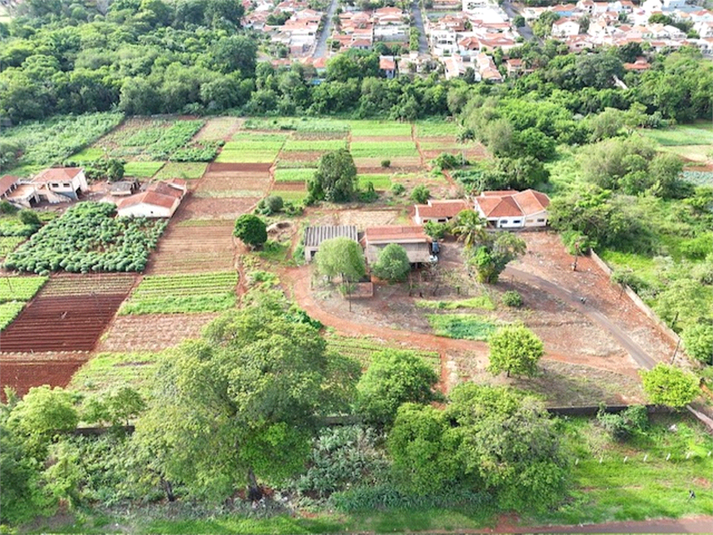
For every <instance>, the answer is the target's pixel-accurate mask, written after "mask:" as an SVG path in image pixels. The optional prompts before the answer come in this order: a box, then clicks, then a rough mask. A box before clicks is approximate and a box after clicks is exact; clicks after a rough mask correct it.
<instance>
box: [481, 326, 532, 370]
mask: <svg viewBox="0 0 713 535" xmlns="http://www.w3.org/2000/svg"><path fill="white" fill-rule="evenodd" d="M488 346H489V347H490V366H488V371H490V373H492V374H493V375H498V374H499V373H501V372H503V371H505V372H507V376H508V377H510V374H513V375H527V376H533V375H535V373H536V372H537V363H538V362H539V361H540V359H541V358H542V355H544V353H545V348H544V344H543V343H542V340H540V339H539V338H538V337H537V335H536V334H535V333H533V332H532V331H531V330H530V329H528V328H527V327H525V326H523V325H508V326H506V327H500V328H499V329H498V330H497V331H495V333H494V334H492V335H491V336H490V338H489V339H488Z"/></svg>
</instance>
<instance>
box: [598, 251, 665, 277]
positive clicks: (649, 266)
mask: <svg viewBox="0 0 713 535" xmlns="http://www.w3.org/2000/svg"><path fill="white" fill-rule="evenodd" d="M597 254H599V256H600V257H601V259H602V260H604V261H605V262H606V263H607V264H609V266H610V267H611V268H613V269H617V268H619V269H621V268H628V269H631V270H632V271H633V272H634V273H635V274H636V276H637V277H640V278H641V279H643V280H644V281H646V282H648V283H649V284H655V283H656V282H657V280H658V277H657V273H658V271H659V268H658V267H657V266H656V262H655V261H654V259H653V258H651V257H650V256H645V255H641V254H636V253H622V252H620V251H614V250H611V249H604V250H602V251H599V252H598V253H597Z"/></svg>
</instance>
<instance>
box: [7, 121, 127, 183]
mask: <svg viewBox="0 0 713 535" xmlns="http://www.w3.org/2000/svg"><path fill="white" fill-rule="evenodd" d="M123 117H124V116H123V114H121V113H90V114H86V115H79V116H76V117H75V116H67V117H55V118H53V119H49V120H46V121H42V122H35V123H26V124H23V125H21V126H16V127H12V128H3V129H2V131H1V132H0V141H7V142H10V143H16V144H19V145H20V146H21V147H23V151H22V156H21V157H20V159H19V161H18V162H17V164H18V166H19V167H18V168H15V169H12V170H10V171H8V174H13V175H20V176H27V175H29V174H32V173H34V172H36V171H38V170H40V169H41V168H42V167H47V166H49V165H53V164H58V163H61V162H63V161H64V160H66V159H67V158H69V157H70V156H71V155H72V154H74V153H75V152H77V151H81V150H82V149H83V148H84V147H86V146H87V145H89V144H90V143H92V142H94V141H95V140H96V139H98V138H100V137H101V136H103V135H104V134H106V133H107V132H109V131H110V130H111V129H113V128H115V127H116V126H117V125H118V124H119V123H120V122H121V120H122V119H123ZM101 155H103V151H102V152H101V154H100V156H101Z"/></svg>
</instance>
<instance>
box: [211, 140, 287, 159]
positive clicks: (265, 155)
mask: <svg viewBox="0 0 713 535" xmlns="http://www.w3.org/2000/svg"><path fill="white" fill-rule="evenodd" d="M226 146H227V144H226ZM277 154H278V151H277V150H252V149H247V150H244V149H239V150H230V149H228V150H226V149H225V148H223V150H222V151H221V152H220V154H218V157H217V158H216V159H215V161H216V162H218V163H270V162H273V161H274V160H275V158H277Z"/></svg>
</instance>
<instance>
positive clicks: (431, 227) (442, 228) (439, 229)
mask: <svg viewBox="0 0 713 535" xmlns="http://www.w3.org/2000/svg"><path fill="white" fill-rule="evenodd" d="M423 231H424V232H425V233H426V234H427V235H428V236H430V237H431V238H432V239H434V240H441V239H443V237H444V236H445V235H446V233H447V232H448V223H438V222H436V221H426V224H425V225H423Z"/></svg>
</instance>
